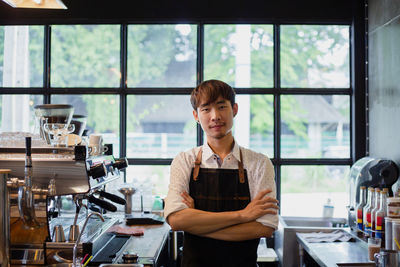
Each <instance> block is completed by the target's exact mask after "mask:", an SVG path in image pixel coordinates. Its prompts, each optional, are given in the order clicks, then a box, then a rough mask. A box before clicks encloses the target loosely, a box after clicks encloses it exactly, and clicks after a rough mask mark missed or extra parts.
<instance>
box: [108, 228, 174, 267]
mask: <svg viewBox="0 0 400 267" xmlns="http://www.w3.org/2000/svg"><path fill="white" fill-rule="evenodd" d="M133 227H139V228H143V229H144V234H143V235H142V236H132V237H130V238H129V240H128V241H127V242H126V244H125V245H124V246H123V247H122V249H121V251H120V253H119V255H118V256H117V257H116V259H115V261H114V263H123V261H122V255H123V253H124V252H126V251H129V252H134V253H136V254H138V256H139V263H142V264H144V265H145V266H161V265H162V263H164V264H165V262H166V261H168V258H169V252H168V235H169V231H170V229H171V228H170V226H169V225H168V224H167V223H164V224H162V225H137V226H133Z"/></svg>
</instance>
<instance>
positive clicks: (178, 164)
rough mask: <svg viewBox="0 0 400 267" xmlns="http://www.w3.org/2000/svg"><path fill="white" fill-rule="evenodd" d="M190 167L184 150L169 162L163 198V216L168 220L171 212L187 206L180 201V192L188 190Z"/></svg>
mask: <svg viewBox="0 0 400 267" xmlns="http://www.w3.org/2000/svg"><path fill="white" fill-rule="evenodd" d="M190 172H191V167H190V166H189V163H188V161H187V159H186V158H185V155H184V152H181V153H179V154H178V155H177V156H176V157H175V159H174V160H173V161H172V163H171V169H170V182H169V187H168V194H167V196H166V198H165V208H164V217H165V218H166V219H167V221H168V216H169V215H170V214H171V213H174V212H176V211H179V210H182V209H185V208H187V206H186V205H185V204H184V203H183V202H182V197H181V194H182V192H185V191H186V192H189V178H190Z"/></svg>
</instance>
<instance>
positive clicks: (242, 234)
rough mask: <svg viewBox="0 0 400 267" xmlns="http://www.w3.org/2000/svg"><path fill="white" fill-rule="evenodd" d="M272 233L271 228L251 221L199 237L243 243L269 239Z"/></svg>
mask: <svg viewBox="0 0 400 267" xmlns="http://www.w3.org/2000/svg"><path fill="white" fill-rule="evenodd" d="M273 232H274V229H273V228H271V227H268V226H265V225H263V224H261V223H259V222H256V221H252V222H247V223H241V224H236V225H232V226H228V227H225V228H223V229H220V230H217V231H215V232H211V233H207V234H203V235H201V236H204V237H209V238H214V239H219V240H225V241H243V240H249V239H254V238H260V237H271V236H272V233H273Z"/></svg>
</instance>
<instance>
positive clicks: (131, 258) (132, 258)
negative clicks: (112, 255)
mask: <svg viewBox="0 0 400 267" xmlns="http://www.w3.org/2000/svg"><path fill="white" fill-rule="evenodd" d="M138 258H139V256H138V254H136V253H134V252H129V251H127V252H124V255H122V260H123V261H124V263H137V262H138Z"/></svg>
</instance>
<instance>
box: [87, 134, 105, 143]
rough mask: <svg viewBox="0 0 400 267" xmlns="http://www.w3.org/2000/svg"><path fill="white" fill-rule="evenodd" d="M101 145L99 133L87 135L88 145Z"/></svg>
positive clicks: (101, 138) (101, 139) (101, 137)
mask: <svg viewBox="0 0 400 267" xmlns="http://www.w3.org/2000/svg"><path fill="white" fill-rule="evenodd" d="M95 145H98V146H101V145H103V136H102V135H101V134H91V135H89V146H95Z"/></svg>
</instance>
